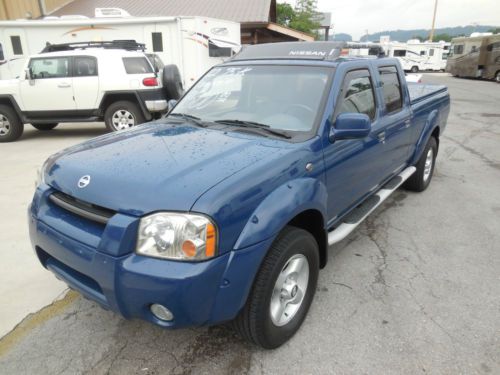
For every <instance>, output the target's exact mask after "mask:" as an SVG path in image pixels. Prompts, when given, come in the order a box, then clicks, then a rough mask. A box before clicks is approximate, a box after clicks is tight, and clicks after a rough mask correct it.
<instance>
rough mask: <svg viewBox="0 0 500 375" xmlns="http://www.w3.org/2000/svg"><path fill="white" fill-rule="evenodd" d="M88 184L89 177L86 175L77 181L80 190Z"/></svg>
mask: <svg viewBox="0 0 500 375" xmlns="http://www.w3.org/2000/svg"><path fill="white" fill-rule="evenodd" d="M88 184H90V176H89V175H88V174H86V175H85V176H82V177H81V178H80V179H79V180H78V187H79V188H80V189H83V188H84V187H86V186H87V185H88Z"/></svg>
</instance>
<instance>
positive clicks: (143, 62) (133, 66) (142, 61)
mask: <svg viewBox="0 0 500 375" xmlns="http://www.w3.org/2000/svg"><path fill="white" fill-rule="evenodd" d="M123 66H124V67H125V71H126V72H127V74H147V73H154V70H153V67H152V66H151V64H150V63H149V60H148V59H147V57H146V56H144V57H124V58H123Z"/></svg>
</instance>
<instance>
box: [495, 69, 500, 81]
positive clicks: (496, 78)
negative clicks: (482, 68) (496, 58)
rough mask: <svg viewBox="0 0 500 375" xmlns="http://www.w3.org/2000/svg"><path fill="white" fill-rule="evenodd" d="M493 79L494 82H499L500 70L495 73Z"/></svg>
mask: <svg viewBox="0 0 500 375" xmlns="http://www.w3.org/2000/svg"><path fill="white" fill-rule="evenodd" d="M495 81H496V83H500V70H499V71H498V72H496V74H495Z"/></svg>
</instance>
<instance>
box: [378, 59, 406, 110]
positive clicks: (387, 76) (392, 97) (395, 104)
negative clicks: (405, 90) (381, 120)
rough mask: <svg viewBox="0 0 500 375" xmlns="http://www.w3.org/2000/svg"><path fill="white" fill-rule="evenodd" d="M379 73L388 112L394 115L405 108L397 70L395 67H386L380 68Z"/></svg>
mask: <svg viewBox="0 0 500 375" xmlns="http://www.w3.org/2000/svg"><path fill="white" fill-rule="evenodd" d="M378 72H379V74H380V84H381V86H382V93H383V96H384V104H385V109H386V112H387V113H393V112H396V111H399V110H401V109H402V108H403V95H402V91H401V82H400V81H399V75H398V70H397V68H396V67H395V66H384V67H380V68H379V70H378Z"/></svg>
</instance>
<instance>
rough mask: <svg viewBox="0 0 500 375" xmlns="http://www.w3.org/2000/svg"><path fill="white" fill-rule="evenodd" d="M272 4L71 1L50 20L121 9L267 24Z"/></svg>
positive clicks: (243, 0) (262, 0)
mask: <svg viewBox="0 0 500 375" xmlns="http://www.w3.org/2000/svg"><path fill="white" fill-rule="evenodd" d="M270 7H271V0H251V1H249V0H168V1H167V0H147V1H145V0H142V1H138V0H74V1H72V2H70V3H69V4H67V5H64V6H63V7H61V8H59V9H57V10H56V11H54V12H53V13H51V16H62V15H84V16H87V17H94V11H95V8H121V9H123V10H125V11H127V12H128V13H130V15H132V16H137V17H140V16H202V17H212V18H219V19H224V20H229V21H235V22H269V21H270V19H269V14H270Z"/></svg>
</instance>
